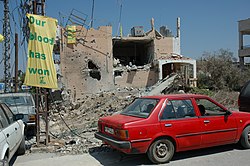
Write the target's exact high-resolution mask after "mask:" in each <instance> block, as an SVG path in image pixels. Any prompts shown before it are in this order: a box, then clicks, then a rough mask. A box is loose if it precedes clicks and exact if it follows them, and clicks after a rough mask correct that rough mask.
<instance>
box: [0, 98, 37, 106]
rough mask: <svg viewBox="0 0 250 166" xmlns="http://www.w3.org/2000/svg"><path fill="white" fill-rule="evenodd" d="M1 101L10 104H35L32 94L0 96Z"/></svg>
mask: <svg viewBox="0 0 250 166" xmlns="http://www.w3.org/2000/svg"><path fill="white" fill-rule="evenodd" d="M0 101H1V102H3V103H6V104H7V105H8V106H21V105H22V106H33V103H32V99H31V97H30V96H4V97H0Z"/></svg>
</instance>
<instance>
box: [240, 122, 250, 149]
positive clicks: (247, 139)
mask: <svg viewBox="0 0 250 166" xmlns="http://www.w3.org/2000/svg"><path fill="white" fill-rule="evenodd" d="M240 144H241V146H243V147H244V148H246V149H249V148H250V126H247V127H246V128H245V129H244V130H243V132H242V134H241V138H240Z"/></svg>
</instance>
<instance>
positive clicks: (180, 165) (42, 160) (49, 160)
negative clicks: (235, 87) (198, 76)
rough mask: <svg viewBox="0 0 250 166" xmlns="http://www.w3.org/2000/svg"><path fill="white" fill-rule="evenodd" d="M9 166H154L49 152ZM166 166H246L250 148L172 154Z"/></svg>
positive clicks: (104, 155) (113, 154) (123, 158)
mask: <svg viewBox="0 0 250 166" xmlns="http://www.w3.org/2000/svg"><path fill="white" fill-rule="evenodd" d="M10 165H11V166H34V165H35V166H58V165H59V166H78V165H79V166H85V165H86V166H99V165H104V166H117V165H118V166H135V165H154V164H152V163H151V162H150V161H149V160H148V159H147V156H146V155H122V154H121V153H119V152H117V151H113V150H110V149H108V148H107V149H106V150H105V151H100V152H98V148H97V149H95V152H93V153H90V154H83V155H66V156H58V155H57V154H53V153H43V154H39V153H34V154H28V155H24V156H17V157H16V158H14V159H13V160H12V163H11V164H10ZM161 165H167V166H187V165H189V166H249V165H250V149H248V150H244V149H242V148H241V147H240V146H238V145H226V146H220V147H214V148H207V149H200V150H193V151H187V152H180V153H176V154H175V156H174V158H173V159H172V161H170V163H167V164H161Z"/></svg>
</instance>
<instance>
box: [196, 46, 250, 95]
mask: <svg viewBox="0 0 250 166" xmlns="http://www.w3.org/2000/svg"><path fill="white" fill-rule="evenodd" d="M236 60H237V59H236V58H235V57H234V56H233V53H232V52H230V51H229V50H226V49H220V50H218V51H215V52H204V53H203V55H202V58H201V60H200V61H198V62H197V64H198V65H197V66H198V87H199V88H206V89H212V90H219V89H225V90H239V89H240V87H241V86H242V84H243V83H244V82H246V81H247V80H249V79H250V72H249V69H247V70H244V71H241V70H240V68H239V66H238V63H237V62H236Z"/></svg>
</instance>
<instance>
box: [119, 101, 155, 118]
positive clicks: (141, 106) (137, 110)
mask: <svg viewBox="0 0 250 166" xmlns="http://www.w3.org/2000/svg"><path fill="white" fill-rule="evenodd" d="M158 102H159V100H158V99H149V98H139V99H135V100H134V101H133V102H132V103H131V104H130V105H128V106H127V107H126V108H125V109H124V110H123V111H122V112H121V114H122V115H128V116H135V117H141V118H147V117H148V116H149V115H150V113H151V112H152V111H153V109H154V107H155V106H156V105H157V103H158Z"/></svg>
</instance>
